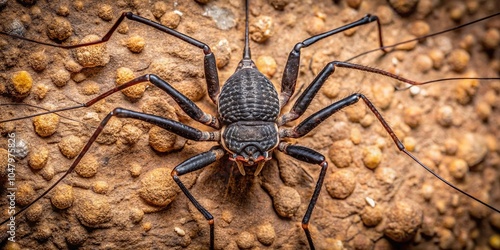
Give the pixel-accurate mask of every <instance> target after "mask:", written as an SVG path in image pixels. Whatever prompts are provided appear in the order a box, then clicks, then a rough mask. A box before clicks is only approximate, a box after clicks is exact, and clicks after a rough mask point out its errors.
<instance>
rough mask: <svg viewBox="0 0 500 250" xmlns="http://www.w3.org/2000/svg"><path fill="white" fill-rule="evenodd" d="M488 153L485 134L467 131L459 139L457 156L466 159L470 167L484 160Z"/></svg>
mask: <svg viewBox="0 0 500 250" xmlns="http://www.w3.org/2000/svg"><path fill="white" fill-rule="evenodd" d="M487 153H488V145H487V144H486V140H485V138H484V137H483V136H481V135H479V134H472V133H466V134H463V135H462V136H461V137H460V139H459V144H458V151H457V157H459V158H461V159H463V160H465V161H466V162H467V165H468V166H469V167H470V168H473V167H475V166H476V165H477V164H479V163H480V162H481V161H483V160H484V158H485V157H486V154H487Z"/></svg>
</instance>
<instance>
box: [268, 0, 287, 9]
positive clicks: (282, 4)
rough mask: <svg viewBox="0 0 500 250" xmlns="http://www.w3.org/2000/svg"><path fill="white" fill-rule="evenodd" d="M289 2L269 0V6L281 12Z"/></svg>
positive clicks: (285, 0)
mask: <svg viewBox="0 0 500 250" xmlns="http://www.w3.org/2000/svg"><path fill="white" fill-rule="evenodd" d="M290 2H291V0H269V4H271V6H273V7H274V8H275V9H277V10H283V9H285V7H286V6H287V5H288V4H289V3H290Z"/></svg>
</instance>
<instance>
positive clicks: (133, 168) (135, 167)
mask: <svg viewBox="0 0 500 250" xmlns="http://www.w3.org/2000/svg"><path fill="white" fill-rule="evenodd" d="M129 172H130V175H131V176H132V177H134V178H135V177H139V175H141V173H142V166H141V165H140V164H139V163H137V162H133V163H132V164H130V168H129Z"/></svg>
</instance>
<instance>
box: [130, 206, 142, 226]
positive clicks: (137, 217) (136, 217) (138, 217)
mask: <svg viewBox="0 0 500 250" xmlns="http://www.w3.org/2000/svg"><path fill="white" fill-rule="evenodd" d="M129 218H130V220H131V221H132V222H133V223H134V224H137V223H139V222H141V221H142V219H143V218H144V211H143V210H142V209H140V208H135V207H134V208H131V209H130V215H129Z"/></svg>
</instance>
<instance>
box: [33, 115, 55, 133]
mask: <svg viewBox="0 0 500 250" xmlns="http://www.w3.org/2000/svg"><path fill="white" fill-rule="evenodd" d="M58 126H59V116H58V115H56V114H54V113H52V114H46V115H40V116H36V117H34V118H33V127H34V128H35V132H36V133H37V135H39V136H41V137H48V136H51V135H53V134H54V133H55V132H56V130H57V127H58Z"/></svg>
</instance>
